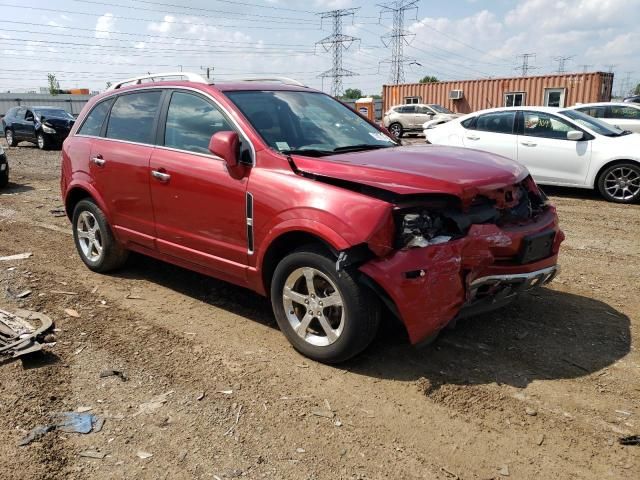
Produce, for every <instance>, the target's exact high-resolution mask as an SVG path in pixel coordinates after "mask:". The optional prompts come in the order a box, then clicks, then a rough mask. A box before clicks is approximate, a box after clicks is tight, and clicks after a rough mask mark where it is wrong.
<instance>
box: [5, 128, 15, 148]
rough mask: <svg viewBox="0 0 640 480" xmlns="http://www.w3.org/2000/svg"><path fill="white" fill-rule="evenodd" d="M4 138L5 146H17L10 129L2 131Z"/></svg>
mask: <svg viewBox="0 0 640 480" xmlns="http://www.w3.org/2000/svg"><path fill="white" fill-rule="evenodd" d="M4 138H5V140H6V141H7V145H9V146H10V147H15V146H17V145H18V142H17V141H16V136H15V135H14V133H13V130H12V129H10V128H7V129H6V130H5V131H4Z"/></svg>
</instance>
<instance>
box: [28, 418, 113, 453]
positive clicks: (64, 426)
mask: <svg viewBox="0 0 640 480" xmlns="http://www.w3.org/2000/svg"><path fill="white" fill-rule="evenodd" d="M54 417H56V418H57V420H56V421H55V422H53V423H51V424H49V425H38V426H37V427H35V428H33V429H31V431H30V432H29V433H28V434H27V436H26V437H24V438H23V439H22V440H20V442H19V443H18V445H19V446H21V447H22V446H25V445H28V444H30V443H31V442H33V441H35V440H39V439H40V438H42V437H43V436H44V435H45V434H46V433H48V432H51V431H52V430H60V431H61V432H65V433H83V434H87V433H91V432H92V431H93V432H99V431H100V430H101V429H102V426H103V425H104V419H103V418H102V417H98V416H97V415H93V414H91V413H78V412H63V413H58V414H56V415H54Z"/></svg>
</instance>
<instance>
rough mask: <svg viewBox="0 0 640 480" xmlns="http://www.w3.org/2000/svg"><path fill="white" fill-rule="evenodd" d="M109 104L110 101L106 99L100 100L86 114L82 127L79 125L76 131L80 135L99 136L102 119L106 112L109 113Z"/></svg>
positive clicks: (105, 116)
mask: <svg viewBox="0 0 640 480" xmlns="http://www.w3.org/2000/svg"><path fill="white" fill-rule="evenodd" d="M110 106H111V102H110V101H109V100H107V101H106V102H101V103H99V104H98V105H96V106H95V107H93V110H91V112H90V113H89V115H87V119H86V120H85V121H84V123H83V124H82V127H80V131H79V132H78V133H79V134H80V135H93V136H95V137H97V136H99V135H100V131H101V130H102V124H103V123H104V119H105V118H107V114H108V113H109V107H110Z"/></svg>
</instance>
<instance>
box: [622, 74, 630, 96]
mask: <svg viewBox="0 0 640 480" xmlns="http://www.w3.org/2000/svg"><path fill="white" fill-rule="evenodd" d="M624 73H626V74H627V76H626V77H625V79H624V80H623V81H622V82H621V83H622V85H620V96H621V97H626V96H627V93H629V90H631V74H632V73H633V72H624Z"/></svg>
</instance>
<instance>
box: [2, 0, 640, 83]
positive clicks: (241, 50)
mask: <svg viewBox="0 0 640 480" xmlns="http://www.w3.org/2000/svg"><path fill="white" fill-rule="evenodd" d="M378 3H381V2H380V1H370V0H369V1H366V0H307V1H304V2H302V1H299V0H298V1H295V0H255V1H251V0H190V1H189V2H178V1H177V0H57V1H56V2H49V1H47V2H44V1H23V0H0V52H2V59H3V61H2V63H1V66H0V91H7V90H14V89H24V88H33V87H39V86H46V84H47V81H46V75H47V73H48V72H53V73H55V74H56V75H57V77H58V79H59V81H60V85H61V87H62V88H78V87H86V88H90V89H92V90H102V89H104V87H105V84H106V82H107V81H112V82H113V81H114V80H118V79H123V78H128V77H131V76H135V75H138V74H143V73H146V72H147V71H151V72H161V71H177V70H180V69H183V70H185V71H196V72H198V71H200V70H201V68H202V67H207V66H210V67H214V79H215V80H222V79H232V78H239V77H242V76H249V75H254V76H255V75H259V74H264V75H284V76H289V77H293V78H297V79H299V80H301V81H304V82H305V83H307V84H308V85H311V86H314V87H317V88H320V87H322V85H323V83H322V81H321V79H320V78H318V75H319V74H320V73H321V72H323V71H325V70H327V69H329V68H330V67H331V59H330V54H329V53H327V52H325V51H324V49H323V47H322V45H316V42H317V41H319V40H321V39H322V38H324V37H326V36H327V35H329V34H330V33H331V22H330V21H328V20H324V21H322V22H321V18H320V16H319V15H318V13H319V12H323V11H328V10H332V9H337V8H356V9H357V10H356V11H355V15H354V16H353V18H350V17H345V18H344V19H343V22H344V33H345V34H348V35H352V36H354V37H358V38H359V39H360V40H359V41H358V42H354V43H353V44H352V45H351V46H350V48H349V49H347V50H345V51H344V60H343V61H344V64H343V66H344V68H346V69H349V70H351V71H353V72H355V73H358V76H354V77H347V78H345V79H344V86H345V88H349V87H355V88H360V89H362V90H363V91H364V92H365V93H368V94H370V93H379V92H380V90H381V85H382V84H383V83H388V81H389V78H390V77H389V64H388V63H385V61H384V60H385V59H388V58H389V56H390V51H389V49H388V48H386V47H385V45H384V43H383V42H382V41H381V37H382V36H384V35H385V34H386V33H388V32H389V31H390V28H391V23H392V18H391V16H390V15H389V14H383V15H381V14H380V10H381V9H380V7H378V6H377V4H378ZM185 5H188V6H185ZM416 5H417V7H418V8H417V9H414V10H409V11H407V12H406V15H405V26H406V29H407V30H408V31H409V32H412V33H413V34H414V35H412V36H408V37H406V40H407V42H408V43H409V44H408V45H405V48H404V52H405V55H406V57H407V60H408V61H407V65H406V66H405V79H406V81H407V82H413V81H417V80H418V79H419V78H421V77H422V76H424V75H427V74H430V75H435V76H436V77H438V78H439V79H443V80H444V79H469V78H485V77H496V76H513V75H517V72H516V70H515V67H516V65H517V63H518V60H517V58H516V57H517V55H519V54H522V53H535V54H536V57H535V58H534V59H532V60H531V64H532V65H533V66H534V67H535V70H532V72H533V73H536V74H544V73H550V72H553V71H556V70H557V69H558V62H557V61H556V60H554V58H555V57H571V58H570V59H569V60H567V62H566V67H565V68H566V69H567V70H568V71H583V69H584V68H585V65H586V68H587V69H588V70H589V71H595V70H600V71H607V70H609V68H613V71H614V72H615V73H616V83H615V86H614V93H617V92H618V90H619V89H621V88H623V87H624V86H625V80H626V79H627V76H629V78H630V82H629V84H631V83H633V84H634V85H635V84H636V83H638V81H640V28H638V25H640V0H520V1H508V0H450V1H448V2H442V1H435V0H418V1H417V3H416ZM412 61H413V62H412ZM610 66H612V67H610ZM627 72H630V73H627ZM329 88H330V81H326V80H325V82H324V89H325V90H327V91H328V90H329Z"/></svg>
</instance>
